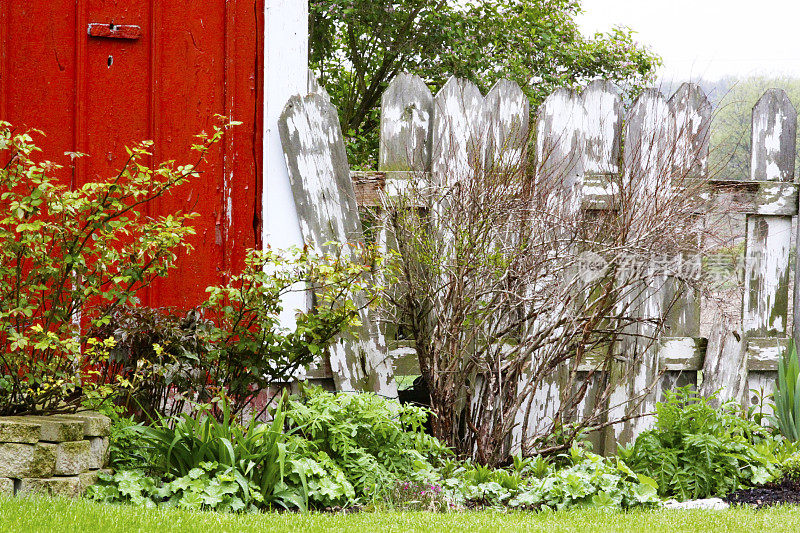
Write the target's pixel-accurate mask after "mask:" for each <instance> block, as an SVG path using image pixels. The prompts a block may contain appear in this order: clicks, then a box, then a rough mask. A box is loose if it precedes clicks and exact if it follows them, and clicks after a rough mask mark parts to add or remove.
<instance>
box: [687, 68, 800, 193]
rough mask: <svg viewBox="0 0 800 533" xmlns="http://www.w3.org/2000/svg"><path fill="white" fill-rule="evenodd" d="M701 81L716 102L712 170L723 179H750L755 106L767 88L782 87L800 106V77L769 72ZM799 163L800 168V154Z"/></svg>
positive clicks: (712, 134) (710, 155)
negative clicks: (744, 76) (768, 73)
mask: <svg viewBox="0 0 800 533" xmlns="http://www.w3.org/2000/svg"><path fill="white" fill-rule="evenodd" d="M700 85H701V86H702V87H703V89H704V90H705V91H706V93H707V94H708V95H709V98H710V99H711V100H712V104H713V105H714V106H715V111H714V127H713V128H711V153H710V154H709V157H710V168H711V174H712V175H713V176H714V177H715V178H720V179H733V180H747V179H750V144H751V139H750V131H751V126H752V124H751V122H752V121H751V113H752V111H753V106H754V105H756V102H758V99H759V98H761V95H763V94H764V92H765V91H766V90H767V89H770V88H772V87H780V88H781V89H783V90H785V91H786V94H787V95H788V96H789V99H790V100H791V101H792V103H793V104H794V106H795V108H797V107H798V106H800V80H798V79H796V78H788V77H765V76H753V77H747V78H734V77H727V78H722V79H720V80H717V81H713V82H707V81H701V82H700ZM798 146H799V147H800V141H799V142H798ZM796 165H798V166H797V168H800V155H799V156H798V162H797V163H796Z"/></svg>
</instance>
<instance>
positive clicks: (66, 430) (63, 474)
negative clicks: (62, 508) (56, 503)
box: [0, 413, 111, 496]
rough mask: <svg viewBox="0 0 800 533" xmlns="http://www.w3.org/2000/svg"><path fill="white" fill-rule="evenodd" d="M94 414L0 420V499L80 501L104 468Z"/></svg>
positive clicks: (106, 426)
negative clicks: (23, 497)
mask: <svg viewBox="0 0 800 533" xmlns="http://www.w3.org/2000/svg"><path fill="white" fill-rule="evenodd" d="M110 429H111V421H110V420H109V418H108V417H106V416H103V415H101V414H98V413H78V414H69V415H57V416H8V417H0V495H4V496H12V495H26V494H33V493H40V494H48V495H51V496H56V495H58V496H79V495H81V494H83V493H84V491H85V490H86V488H87V487H89V486H90V485H93V484H94V483H95V482H96V481H97V475H98V473H99V472H100V471H101V470H102V469H103V468H105V467H106V465H107V464H108V435H109V432H110Z"/></svg>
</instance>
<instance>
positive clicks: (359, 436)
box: [286, 387, 450, 499]
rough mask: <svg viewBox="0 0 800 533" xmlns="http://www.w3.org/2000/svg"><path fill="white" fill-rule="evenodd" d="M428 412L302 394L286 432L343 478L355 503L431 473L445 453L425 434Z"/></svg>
mask: <svg viewBox="0 0 800 533" xmlns="http://www.w3.org/2000/svg"><path fill="white" fill-rule="evenodd" d="M428 416H429V412H428V411H427V410H426V409H424V408H421V407H418V406H414V405H407V404H406V405H404V404H400V403H398V402H397V401H394V400H387V399H385V398H381V397H380V396H376V395H374V394H369V393H362V394H333V393H329V392H325V391H323V390H322V389H320V388H316V387H310V388H306V389H305V393H304V397H303V398H300V399H292V400H290V401H289V405H288V408H287V411H286V418H287V421H288V424H289V427H290V428H293V429H294V430H295V431H296V432H297V435H299V436H302V437H303V438H304V439H306V440H307V441H308V443H309V447H310V448H311V449H313V450H316V451H319V452H324V453H325V454H326V455H327V456H328V457H330V458H331V459H332V460H333V461H334V462H335V463H336V464H337V465H338V466H339V467H340V468H341V469H342V471H343V472H344V473H345V475H346V477H347V480H348V481H349V482H350V483H351V484H352V485H353V487H354V488H355V492H356V495H357V497H359V498H362V499H363V498H368V497H371V496H374V495H375V494H377V493H380V492H382V491H383V492H386V491H389V490H391V487H392V486H393V485H394V482H395V480H397V479H408V478H410V477H413V476H414V475H416V474H417V473H419V472H430V471H432V470H433V468H434V463H436V462H437V461H438V460H439V459H440V458H442V457H443V456H445V455H447V454H449V453H450V452H449V450H448V449H447V448H446V447H445V446H444V445H443V444H442V443H440V442H439V441H438V440H437V439H435V438H433V437H431V436H430V435H428V434H426V433H425V430H424V427H425V421H426V419H427V417H428Z"/></svg>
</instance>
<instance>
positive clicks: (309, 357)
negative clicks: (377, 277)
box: [201, 245, 377, 412]
mask: <svg viewBox="0 0 800 533" xmlns="http://www.w3.org/2000/svg"><path fill="white" fill-rule="evenodd" d="M331 248H332V249H333V250H334V251H332V252H330V253H324V254H323V253H318V252H316V251H314V250H313V249H312V248H309V247H304V248H302V249H301V248H289V249H286V250H282V251H276V250H265V251H260V250H251V251H249V252H248V254H247V257H246V259H245V265H246V266H245V269H244V271H243V272H242V273H241V274H238V275H236V276H233V277H232V278H231V281H230V282H229V283H228V284H226V285H224V286H216V287H209V288H208V289H206V291H207V292H208V300H207V301H206V302H205V303H204V304H203V305H202V306H201V310H202V312H203V313H204V314H205V316H206V317H207V318H208V319H209V320H210V321H211V324H212V327H211V328H210V329H209V330H208V333H207V334H206V335H204V339H205V340H206V341H207V342H208V344H209V346H210V350H209V352H208V354H207V355H206V356H205V358H204V360H203V361H201V367H202V368H203V370H204V371H205V374H206V375H207V377H208V380H209V382H210V383H211V384H215V385H217V386H224V387H225V389H226V394H227V395H228V396H229V397H230V398H231V400H232V401H233V404H232V409H233V410H234V412H239V411H241V410H242V409H243V408H245V407H246V406H248V405H249V404H250V402H251V400H252V399H253V398H254V397H255V396H256V395H258V394H259V393H260V392H261V391H263V390H267V389H268V388H269V387H270V386H271V385H273V384H275V383H281V382H286V381H290V380H291V379H292V377H293V376H295V375H296V372H297V370H299V369H301V368H304V367H307V366H308V365H309V364H311V363H312V362H315V361H317V362H318V361H319V360H320V358H321V356H322V355H323V354H324V353H325V351H326V349H327V348H328V347H329V346H330V345H331V344H332V343H333V342H335V341H336V339H337V338H338V337H339V336H340V335H347V334H349V331H348V330H349V328H350V327H351V326H357V325H359V324H360V323H359V319H358V312H357V311H358V309H356V306H355V304H354V302H353V300H352V299H350V298H349V297H347V295H348V294H353V293H356V292H359V293H361V294H364V295H365V301H366V302H372V301H373V300H374V298H375V297H376V296H377V294H376V291H377V288H376V287H375V286H374V285H373V284H372V283H371V281H370V279H369V276H367V274H368V273H369V272H370V270H371V268H372V266H371V265H373V264H374V263H375V261H376V260H377V259H376V258H375V254H374V252H375V249H374V248H369V247H361V246H350V245H338V247H337V246H333V245H332V246H331ZM298 287H299V289H298ZM307 287H313V288H314V305H313V306H312V308H311V309H310V310H309V311H307V312H300V311H298V312H296V313H295V324H296V325H295V327H294V329H289V328H286V327H284V326H282V325H281V323H280V319H279V316H280V313H281V311H282V307H281V299H282V298H283V296H284V295H285V294H287V293H289V292H292V291H297V290H305V289H306V288H307Z"/></svg>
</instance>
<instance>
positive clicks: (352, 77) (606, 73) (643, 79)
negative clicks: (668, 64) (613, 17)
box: [309, 0, 660, 166]
mask: <svg viewBox="0 0 800 533" xmlns="http://www.w3.org/2000/svg"><path fill="white" fill-rule="evenodd" d="M579 13H581V6H580V2H579V1H577V0H486V1H480V2H479V1H475V0H469V1H467V2H455V1H453V0H449V1H448V0H398V1H393V2H373V1H371V0H347V1H342V0H312V1H310V2H309V17H310V20H309V23H310V33H311V35H310V62H311V68H312V69H313V70H314V71H315V73H316V74H317V75H318V77H319V80H320V83H321V84H322V85H323V86H324V87H325V88H326V89H327V90H328V91H329V92H330V95H331V99H332V101H333V103H334V104H335V105H336V106H337V107H338V109H339V114H340V119H341V123H342V129H343V131H344V132H345V135H346V136H347V137H348V138H349V141H350V142H349V148H350V156H351V162H352V163H357V164H361V165H367V166H369V164H374V159H375V153H376V152H377V132H376V126H377V125H378V121H379V115H378V106H379V104H380V98H381V95H382V94H383V91H384V89H385V88H386V85H387V84H388V83H389V82H390V81H391V79H392V78H394V76H395V75H397V74H398V73H400V72H403V71H408V72H414V73H416V74H419V75H420V76H422V77H423V79H425V80H426V81H427V82H428V83H429V84H430V86H431V87H432V88H433V89H434V90H438V88H439V87H441V85H442V84H443V83H444V82H445V81H447V79H448V78H449V77H450V76H451V75H456V76H461V77H465V78H468V79H470V80H472V81H474V82H475V83H477V84H478V86H479V87H480V88H481V89H482V90H483V91H484V92H485V91H487V90H488V89H489V88H490V87H491V86H492V84H494V83H495V82H496V81H497V80H498V79H500V78H509V79H512V80H514V81H516V82H517V83H519V85H520V86H521V87H523V90H524V91H525V92H526V93H527V94H528V96H529V97H530V98H531V101H532V104H533V105H534V107H535V106H537V105H538V104H539V103H540V102H541V101H542V100H543V99H544V98H545V96H547V95H548V94H549V93H550V92H552V90H553V89H555V88H557V87H578V86H580V85H582V84H583V83H584V82H586V81H587V80H592V79H595V78H605V79H609V80H612V81H615V82H618V83H620V84H621V85H622V86H624V87H639V86H642V85H643V84H645V83H648V82H650V81H651V80H652V76H653V73H654V70H655V68H656V67H657V66H658V65H659V63H660V60H659V58H658V57H657V56H655V55H653V54H652V53H651V52H650V51H648V50H647V49H645V48H644V47H642V46H640V45H638V44H637V43H636V42H635V41H634V39H633V34H632V31H631V30H629V29H627V28H614V29H612V30H611V31H610V32H608V33H604V34H596V35H594V36H593V37H590V38H587V37H584V36H583V35H582V34H581V32H580V30H579V28H578V25H577V24H576V22H575V17H576V16H577V15H578V14H579ZM354 156H357V157H359V158H360V159H356V160H355V161H352V159H353V157H354Z"/></svg>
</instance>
